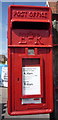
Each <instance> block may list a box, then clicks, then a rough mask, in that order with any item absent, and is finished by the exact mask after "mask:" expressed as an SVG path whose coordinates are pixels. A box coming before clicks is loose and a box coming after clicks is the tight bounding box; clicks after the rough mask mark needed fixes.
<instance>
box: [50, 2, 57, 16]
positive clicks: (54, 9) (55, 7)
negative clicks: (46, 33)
mask: <svg viewBox="0 0 58 120" xmlns="http://www.w3.org/2000/svg"><path fill="white" fill-rule="evenodd" d="M48 3H49V6H50V7H51V9H52V13H57V14H58V2H48Z"/></svg>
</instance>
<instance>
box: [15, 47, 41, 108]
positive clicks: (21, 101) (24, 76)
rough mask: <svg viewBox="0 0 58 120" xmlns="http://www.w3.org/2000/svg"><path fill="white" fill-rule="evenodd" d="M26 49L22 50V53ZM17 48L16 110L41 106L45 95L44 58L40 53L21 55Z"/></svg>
mask: <svg viewBox="0 0 58 120" xmlns="http://www.w3.org/2000/svg"><path fill="white" fill-rule="evenodd" d="M23 52H24V51H21V54H22V53H23ZM21 54H20V53H19V48H18V49H15V55H14V56H15V59H14V66H15V67H14V71H15V73H14V76H15V77H14V78H15V88H14V91H15V93H14V94H15V98H14V99H15V101H14V102H15V110H19V109H20V110H22V108H24V109H27V107H28V105H29V106H30V107H31V108H33V107H34V108H37V107H40V105H41V104H42V97H43V60H42V57H41V56H40V55H39V56H38V55H36V56H35V55H25V54H22V55H21Z"/></svg>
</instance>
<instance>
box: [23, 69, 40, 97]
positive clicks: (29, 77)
mask: <svg viewBox="0 0 58 120" xmlns="http://www.w3.org/2000/svg"><path fill="white" fill-rule="evenodd" d="M40 86H41V85H40V67H22V94H23V95H37V94H38V95H40V94H41V87H40Z"/></svg>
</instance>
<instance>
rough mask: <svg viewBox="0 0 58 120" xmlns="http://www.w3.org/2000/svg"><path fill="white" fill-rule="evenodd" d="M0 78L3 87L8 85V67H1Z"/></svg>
mask: <svg viewBox="0 0 58 120" xmlns="http://www.w3.org/2000/svg"><path fill="white" fill-rule="evenodd" d="M1 79H2V83H3V86H4V87H7V86H8V67H2V73H1Z"/></svg>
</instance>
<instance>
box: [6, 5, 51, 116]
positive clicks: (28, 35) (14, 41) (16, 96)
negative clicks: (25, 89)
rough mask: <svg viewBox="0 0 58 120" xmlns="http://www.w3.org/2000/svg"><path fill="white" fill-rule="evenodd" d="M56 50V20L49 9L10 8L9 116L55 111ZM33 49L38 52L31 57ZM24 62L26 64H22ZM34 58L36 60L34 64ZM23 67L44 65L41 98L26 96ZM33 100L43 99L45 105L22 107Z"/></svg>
mask: <svg viewBox="0 0 58 120" xmlns="http://www.w3.org/2000/svg"><path fill="white" fill-rule="evenodd" d="M52 47H53V43H52V20H51V9H50V8H49V7H39V6H19V5H11V6H10V7H9V8H8V113H9V114H10V115H24V114H39V113H51V112H52V111H53V74H52V70H53V69H52ZM30 48H32V49H33V50H34V54H33V55H29V54H28V49H30ZM23 59H24V60H25V63H24V62H22V61H23ZM27 59H28V61H27ZM30 59H33V62H32V63H31V60H30ZM39 60H40V62H39ZM22 66H29V67H30V66H35V67H36V66H40V82H41V94H40V95H24V96H23V95H22ZM33 97H34V98H41V99H42V103H39V104H25V105H24V104H23V105H22V104H21V99H22V98H33Z"/></svg>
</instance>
